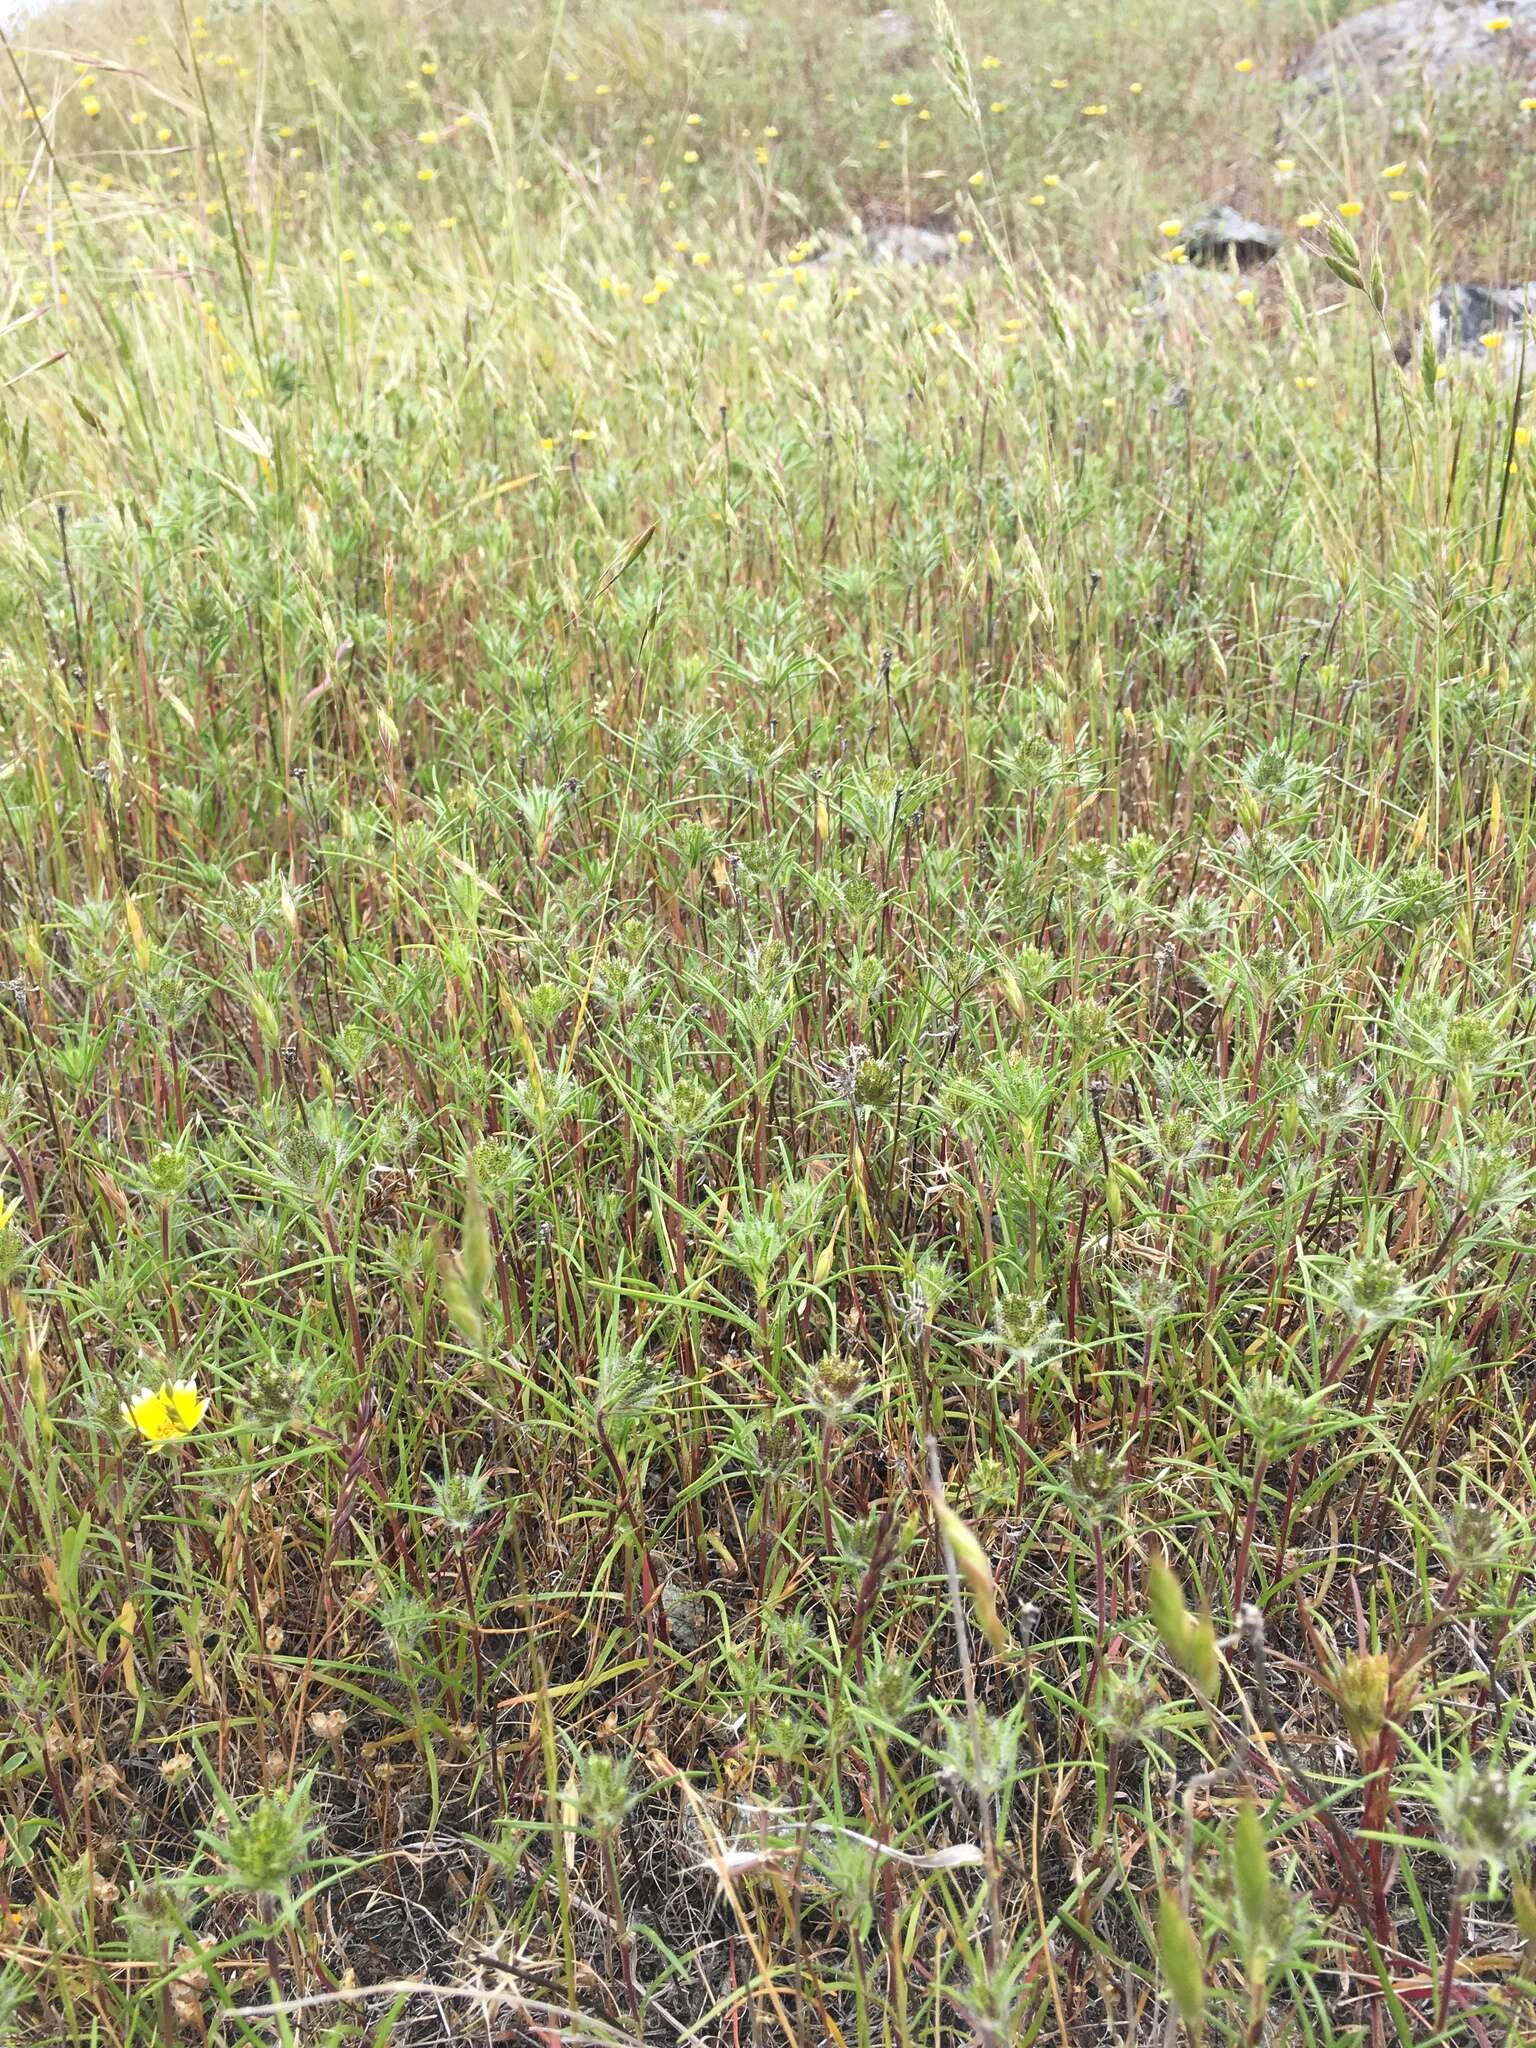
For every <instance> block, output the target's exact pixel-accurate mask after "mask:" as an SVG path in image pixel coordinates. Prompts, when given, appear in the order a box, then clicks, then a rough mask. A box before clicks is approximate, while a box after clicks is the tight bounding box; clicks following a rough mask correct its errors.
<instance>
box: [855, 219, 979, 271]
mask: <svg viewBox="0 0 1536 2048" xmlns="http://www.w3.org/2000/svg"><path fill="white" fill-rule="evenodd" d="M864 245H865V251H866V253H867V254H868V255H869V256H870V257H871V258H872V259H873V260H874V261H875V262H876V263H906V264H910V265H913V266H915V267H917V268H923V267H925V266H927V265H929V264H934V263H953V262H954V260H955V258H956V257H957V256H958V255H959V253H960V244H959V243H958V242H957V241H956V240H955V238H954V236H953V235H946V234H944V233H942V232H941V231H940V230H939V229H938V228H918V227H912V226H911V225H909V224H908V223H907V222H905V221H887V222H886V223H885V224H884V225H882V226H880V227H875V228H871V229H870V230H869V232H868V234H866V235H865V237H864Z"/></svg>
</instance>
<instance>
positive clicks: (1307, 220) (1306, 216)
mask: <svg viewBox="0 0 1536 2048" xmlns="http://www.w3.org/2000/svg"><path fill="white" fill-rule="evenodd" d="M1322 224H1323V216H1322V215H1321V214H1320V213H1298V214H1297V216H1296V225H1297V227H1299V228H1320V227H1321V226H1322Z"/></svg>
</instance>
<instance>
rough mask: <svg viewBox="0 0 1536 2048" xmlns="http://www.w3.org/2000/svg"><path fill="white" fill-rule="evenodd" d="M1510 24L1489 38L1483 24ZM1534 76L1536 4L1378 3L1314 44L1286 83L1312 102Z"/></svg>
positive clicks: (1468, 0) (1500, 0) (1492, 0)
mask: <svg viewBox="0 0 1536 2048" xmlns="http://www.w3.org/2000/svg"><path fill="white" fill-rule="evenodd" d="M1497 14H1507V15H1509V16H1510V19H1511V25H1510V27H1509V28H1507V29H1505V30H1502V31H1500V32H1498V33H1494V34H1490V32H1489V30H1488V26H1487V24H1488V22H1489V21H1490V20H1491V19H1492V18H1493V17H1494V16H1495V15H1497ZM1497 70H1504V71H1507V72H1513V73H1515V74H1517V75H1519V76H1521V77H1524V78H1526V79H1529V78H1530V77H1531V76H1532V75H1533V74H1536V0H1386V5H1384V6H1380V7H1367V8H1366V9H1365V11H1364V12H1363V13H1361V14H1354V15H1349V16H1347V17H1346V18H1345V19H1344V20H1343V21H1341V22H1339V23H1338V24H1337V26H1336V27H1334V28H1331V29H1329V31H1328V32H1327V34H1326V35H1323V36H1320V37H1319V38H1318V40H1317V41H1316V42H1315V43H1314V44H1313V45H1312V48H1311V49H1310V50H1309V51H1308V52H1307V54H1306V56H1305V57H1303V58H1302V60H1301V62H1300V63H1299V64H1298V66H1297V67H1296V70H1295V72H1294V73H1293V76H1294V77H1295V79H1296V80H1297V81H1298V82H1299V83H1300V84H1301V85H1303V86H1304V87H1306V88H1307V89H1308V91H1309V92H1310V93H1312V94H1318V93H1327V92H1332V91H1334V90H1335V88H1343V90H1345V91H1346V92H1349V93H1358V92H1360V91H1362V90H1365V91H1368V92H1373V93H1376V94H1379V95H1381V96H1382V97H1390V96H1391V95H1393V94H1394V93H1409V92H1416V91H1417V90H1418V89H1419V88H1420V87H1421V86H1422V84H1423V83H1424V81H1425V80H1426V79H1427V80H1428V81H1429V83H1430V84H1432V85H1448V84H1451V83H1452V82H1454V81H1455V80H1457V79H1460V78H1465V77H1467V76H1469V75H1472V74H1475V73H1477V72H1478V71H1497Z"/></svg>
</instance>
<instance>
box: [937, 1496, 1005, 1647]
mask: <svg viewBox="0 0 1536 2048" xmlns="http://www.w3.org/2000/svg"><path fill="white" fill-rule="evenodd" d="M933 1511H934V1514H935V1515H936V1516H937V1517H938V1523H939V1533H940V1535H941V1536H942V1537H943V1538H944V1541H945V1542H946V1543H947V1544H948V1545H949V1547H950V1549H951V1551H953V1553H954V1559H955V1564H956V1566H957V1567H958V1569H959V1572H960V1576H961V1578H962V1579H964V1581H965V1584H966V1590H967V1591H968V1592H969V1594H970V1596H971V1602H972V1605H973V1606H974V1607H975V1609H976V1619H977V1620H978V1621H979V1622H980V1623H981V1629H982V1633H983V1635H985V1637H986V1639H987V1641H988V1642H989V1643H990V1644H991V1645H992V1647H993V1649H994V1650H996V1651H997V1653H998V1655H999V1656H1001V1655H1002V1652H1003V1649H1004V1646H1005V1644H1006V1640H1007V1639H1006V1637H1005V1636H1004V1634H1003V1624H1002V1620H1001V1618H1000V1617H999V1615H998V1611H997V1588H996V1586H995V1585H994V1584H993V1582H992V1567H991V1565H990V1564H989V1563H988V1562H987V1553H986V1552H985V1551H984V1550H983V1549H982V1547H981V1544H980V1541H979V1540H978V1538H977V1536H976V1534H975V1532H974V1531H973V1530H972V1529H971V1528H969V1527H968V1525H967V1524H966V1523H964V1522H962V1521H961V1519H960V1517H959V1516H958V1515H957V1514H956V1513H955V1511H954V1509H953V1508H952V1507H951V1506H950V1505H949V1503H948V1501H946V1500H943V1499H941V1498H940V1497H939V1496H938V1495H937V1494H935V1496H934V1500H933Z"/></svg>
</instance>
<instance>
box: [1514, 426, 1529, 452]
mask: <svg viewBox="0 0 1536 2048" xmlns="http://www.w3.org/2000/svg"><path fill="white" fill-rule="evenodd" d="M1530 444H1531V430H1530V428H1529V427H1516V429H1515V446H1516V447H1517V448H1528V447H1529V446H1530Z"/></svg>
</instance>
